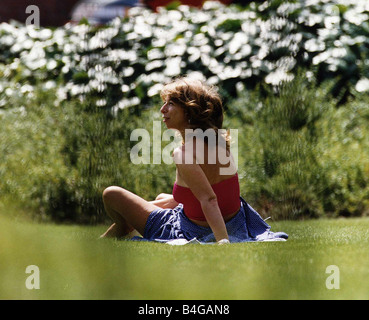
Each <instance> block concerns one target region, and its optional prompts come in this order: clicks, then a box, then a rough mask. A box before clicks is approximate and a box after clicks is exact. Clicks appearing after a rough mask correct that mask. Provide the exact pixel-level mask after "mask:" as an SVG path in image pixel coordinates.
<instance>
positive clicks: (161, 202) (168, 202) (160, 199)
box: [150, 193, 178, 209]
mask: <svg viewBox="0 0 369 320" xmlns="http://www.w3.org/2000/svg"><path fill="white" fill-rule="evenodd" d="M150 203H152V204H154V205H156V206H158V207H160V208H163V209H167V208H169V209H173V208H175V207H176V206H178V202H176V201H175V200H174V198H173V195H172V194H169V193H160V194H159V195H158V196H157V197H156V198H155V200H154V201H150Z"/></svg>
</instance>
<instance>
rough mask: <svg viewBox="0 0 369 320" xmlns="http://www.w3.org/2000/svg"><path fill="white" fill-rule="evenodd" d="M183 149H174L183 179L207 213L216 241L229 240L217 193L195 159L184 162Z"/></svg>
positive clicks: (179, 172)
mask: <svg viewBox="0 0 369 320" xmlns="http://www.w3.org/2000/svg"><path fill="white" fill-rule="evenodd" d="M182 157H183V154H182V151H181V150H179V149H176V150H175V151H174V159H175V162H176V166H177V169H178V174H179V175H180V177H181V179H183V181H184V182H185V183H186V184H187V186H188V187H189V188H190V189H191V191H192V193H193V194H194V195H195V197H196V198H197V199H198V200H199V202H200V204H201V209H202V211H203V213H204V215H205V218H206V221H207V223H208V224H209V226H210V228H211V230H212V231H213V233H214V236H215V239H216V241H220V240H222V239H227V240H228V233H227V229H226V226H225V222H224V219H223V216H222V214H221V212H220V209H219V205H218V201H217V197H216V194H215V193H214V191H213V189H212V187H211V185H210V183H209V181H208V179H207V177H206V175H205V173H204V171H203V170H202V169H201V167H200V166H199V165H198V164H196V161H193V164H183V163H184V161H179V159H182Z"/></svg>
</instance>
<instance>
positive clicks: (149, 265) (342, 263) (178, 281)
mask: <svg viewBox="0 0 369 320" xmlns="http://www.w3.org/2000/svg"><path fill="white" fill-rule="evenodd" d="M0 216H1V224H0V246H1V247H0V248H1V250H0V283H1V286H0V299H27V300H28V299H31V300H32V299H43V300H44V299H48V300H54V299H57V300H59V299H68V300H69V299H72V300H73V299H128V300H130V299H133V300H141V299H144V300H161V299H168V300H176V299H183V300H196V299H200V300H207V299H210V300H212V299H216V300H217V299H220V300H228V299H235V300H246V299H263V300H264V299H265V300H268V299H272V300H285V299H293V300H297V299H308V300H310V299H330V300H331V299H347V300H359V299H362V300H368V299H369V291H368V280H367V279H368V276H369V263H368V255H367V253H368V241H369V233H368V230H369V220H368V218H360V219H358V218H353V219H336V220H326V219H322V220H309V221H280V222H277V223H272V228H273V229H274V230H283V231H286V232H287V233H288V234H289V235H290V238H291V239H289V240H288V241H287V242H265V243H262V242H259V243H257V242H256V243H243V244H232V245H228V246H217V245H188V246H175V247H173V246H170V245H167V244H160V243H143V242H132V241H117V240H114V239H103V240H101V239H100V240H99V239H97V238H98V235H99V234H101V232H102V231H103V229H104V228H103V227H101V226H99V227H98V226H95V227H91V226H89V227H87V226H79V225H73V226H66V225H52V224H36V223H30V222H25V221H24V220H22V221H18V223H14V221H13V220H9V219H8V218H3V212H1V213H0ZM29 265H33V266H37V267H38V268H39V274H38V275H39V289H32V290H30V289H29V288H27V287H26V285H25V283H26V280H27V278H28V277H29V276H31V275H30V274H27V273H26V268H27V266H29ZM332 266H333V267H334V268H336V272H338V273H336V276H337V277H336V278H335V280H334V281H333V280H332V278H331V277H332V271H331V269H330V268H332ZM337 268H338V269H337ZM332 284H334V286H335V287H334V288H332ZM130 311H133V312H134V311H135V310H130Z"/></svg>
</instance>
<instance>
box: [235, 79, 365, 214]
mask: <svg viewBox="0 0 369 320" xmlns="http://www.w3.org/2000/svg"><path fill="white" fill-rule="evenodd" d="M326 90H329V88H325V89H323V88H322V89H319V90H316V89H315V85H314V84H312V83H308V82H306V81H305V80H304V79H303V78H302V77H298V78H296V79H295V80H293V81H291V82H288V83H284V84H282V85H281V86H280V87H279V88H278V92H277V93H276V94H272V93H270V94H269V95H267V97H265V98H260V96H258V95H256V94H255V93H254V94H250V93H244V94H243V97H241V98H239V99H237V100H235V101H234V102H233V103H232V104H231V105H230V106H229V113H230V114H231V115H232V114H234V115H237V116H238V117H239V118H238V119H237V121H235V119H233V123H232V120H231V123H232V125H234V126H235V127H242V138H241V141H240V142H239V143H240V151H239V154H241V155H242V156H241V158H240V160H241V161H243V163H241V164H240V171H241V176H242V177H243V179H241V185H242V187H241V190H244V192H245V194H246V197H247V198H248V199H250V200H251V202H252V203H255V204H257V207H258V209H259V210H260V211H261V212H262V214H263V215H264V216H272V217H273V218H289V219H291V218H292V219H294V218H302V217H319V216H323V215H328V216H358V215H365V214H368V212H369V206H368V205H369V201H368V199H369V184H368V183H369V174H368V173H369V171H368V170H369V158H368V156H367V155H368V154H369V144H368V141H367V139H365V137H367V136H368V134H369V129H368V126H367V123H368V110H369V109H368V108H367V104H366V102H365V101H366V100H367V98H368V97H367V96H362V97H361V98H357V99H355V100H353V101H350V102H349V103H348V104H347V105H345V106H344V107H343V108H340V109H338V110H337V109H336V108H335V101H332V100H328V101H327V100H326V99H325V97H326ZM259 92H260V91H259ZM255 106H256V108H255ZM241 108H242V110H245V112H244V113H243V114H241V113H239V111H238V110H239V109H241Z"/></svg>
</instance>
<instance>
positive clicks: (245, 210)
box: [101, 78, 287, 244]
mask: <svg viewBox="0 0 369 320" xmlns="http://www.w3.org/2000/svg"><path fill="white" fill-rule="evenodd" d="M161 98H162V99H163V101H164V104H163V106H162V107H161V109H160V112H161V113H162V117H163V121H164V122H165V124H166V126H167V128H169V129H176V130H178V131H179V133H180V134H181V136H182V140H183V142H182V146H181V147H179V148H177V149H175V150H174V152H173V157H174V162H175V163H176V167H177V173H176V181H175V183H174V187H173V194H159V196H158V197H157V198H156V200H155V201H146V200H144V199H142V198H141V197H139V196H137V195H135V194H133V193H132V192H130V191H128V190H125V189H123V188H120V187H116V186H112V187H108V188H107V189H105V190H104V192H103V201H104V206H105V210H106V212H107V214H108V215H109V216H110V217H111V218H112V219H113V221H114V224H113V225H112V226H111V227H110V228H109V229H108V230H107V231H106V232H105V233H104V234H103V235H102V236H101V237H124V236H126V235H127V234H128V233H130V232H131V231H132V230H134V229H136V230H137V231H138V232H139V233H140V234H141V235H142V236H143V238H144V239H146V240H155V241H163V242H167V241H170V240H176V239H184V240H188V241H189V240H193V239H195V238H196V239H197V240H198V241H200V242H214V241H216V242H218V243H219V244H222V243H228V242H243V241H265V240H284V239H286V238H287V235H286V234H285V233H283V232H278V233H272V232H270V231H269V230H270V226H269V225H268V224H266V223H265V222H264V221H263V219H262V218H261V217H260V216H259V214H258V213H257V212H256V211H255V210H254V209H252V208H251V207H250V206H249V205H248V204H247V203H246V202H245V200H243V198H241V197H240V188H239V181H238V174H237V168H236V166H235V164H234V161H232V155H231V153H230V148H229V141H228V140H229V137H228V136H223V135H222V134H221V132H222V130H220V129H221V128H222V124H223V106H222V100H221V98H220V96H219V94H218V93H217V92H216V91H215V90H214V88H212V87H209V86H207V85H205V84H204V83H202V82H200V81H197V80H192V79H189V78H179V79H176V80H174V81H173V82H171V83H169V84H167V85H165V86H164V88H163V89H162V91H161ZM195 129H200V130H195ZM225 160H228V162H227V163H226V161H225Z"/></svg>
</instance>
